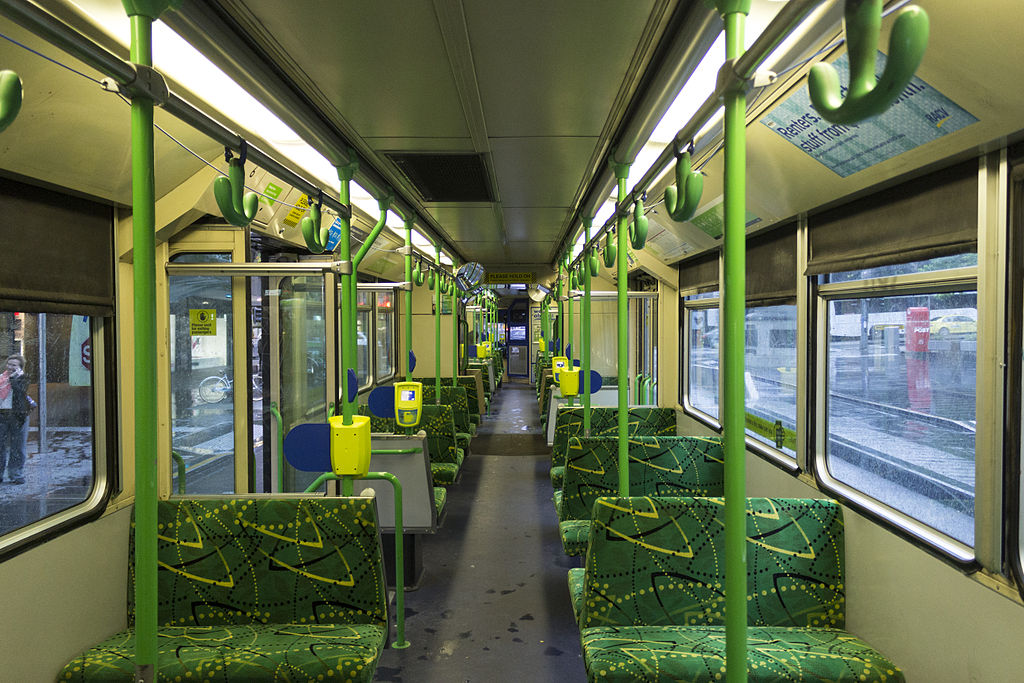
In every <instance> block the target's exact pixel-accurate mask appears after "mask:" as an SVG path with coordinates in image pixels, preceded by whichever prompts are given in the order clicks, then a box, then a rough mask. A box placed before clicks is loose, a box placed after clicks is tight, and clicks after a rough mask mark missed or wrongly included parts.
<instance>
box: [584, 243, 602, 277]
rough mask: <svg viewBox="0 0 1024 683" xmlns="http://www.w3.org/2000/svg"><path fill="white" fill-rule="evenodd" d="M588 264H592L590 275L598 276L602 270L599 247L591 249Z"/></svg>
mask: <svg viewBox="0 0 1024 683" xmlns="http://www.w3.org/2000/svg"><path fill="white" fill-rule="evenodd" d="M587 264H588V265H589V266H590V276H591V277H597V274H598V273H600V272H601V259H599V258H597V249H591V250H590V254H589V255H588V256H587Z"/></svg>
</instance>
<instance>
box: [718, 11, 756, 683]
mask: <svg viewBox="0 0 1024 683" xmlns="http://www.w3.org/2000/svg"><path fill="white" fill-rule="evenodd" d="M717 5H718V10H719V12H720V13H721V14H722V19H723V20H724V22H725V58H726V60H735V59H739V57H740V56H741V55H742V54H743V29H744V25H745V22H746V15H747V14H748V13H749V12H750V0H718V2H717ZM746 111H747V100H746V95H745V94H744V91H743V90H742V89H741V88H735V89H733V90H730V91H729V92H728V93H726V95H725V216H724V220H725V283H724V292H723V295H724V296H723V298H724V304H723V308H724V310H723V316H722V317H723V318H724V320H723V325H722V330H723V333H722V345H723V347H724V352H723V357H722V364H723V366H724V367H723V371H724V382H723V388H724V397H723V406H722V408H723V409H722V415H723V419H722V426H723V439H724V441H725V666H726V680H727V681H728V682H729V683H743V682H745V681H746V680H747V603H746V595H747V553H746V538H747V531H746V527H747V522H746V482H745V477H746V474H745V465H746V463H745V459H746V447H745V443H744V441H745V438H744V437H745V435H744V421H745V420H744V405H743V403H744V398H745V396H744V394H745V386H744V381H743V370H744V368H743V365H744V358H743V354H744V345H745V344H744V309H745V307H746V301H745V295H746V294H745V292H746V282H745V277H746V274H745V272H744V271H745V268H746V253H745V241H746V178H745V172H746V138H745V136H746Z"/></svg>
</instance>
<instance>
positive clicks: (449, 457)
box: [359, 405, 465, 486]
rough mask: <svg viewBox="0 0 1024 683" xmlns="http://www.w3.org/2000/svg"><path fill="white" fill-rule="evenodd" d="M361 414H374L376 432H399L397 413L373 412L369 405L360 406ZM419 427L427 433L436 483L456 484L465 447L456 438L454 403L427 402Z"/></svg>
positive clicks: (431, 466)
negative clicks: (390, 414)
mask: <svg viewBox="0 0 1024 683" xmlns="http://www.w3.org/2000/svg"><path fill="white" fill-rule="evenodd" d="M359 414H360V415H370V430H371V431H372V432H375V433H378V434H380V433H383V434H397V433H398V427H397V425H396V424H395V418H393V417H376V416H375V415H371V414H370V412H369V408H368V407H367V406H366V405H360V406H359ZM419 429H422V430H424V431H425V432H426V433H427V450H429V451H430V474H431V476H432V477H433V480H434V483H435V484H440V485H441V486H447V485H449V484H454V483H455V479H456V477H458V475H459V469H460V468H461V467H462V460H463V458H464V453H465V452H464V451H463V450H462V449H461V448H458V446H457V445H456V441H455V438H456V437H455V423H454V421H453V418H452V409H451V406H446V405H440V406H439V405H424V406H423V417H422V418H421V419H420V425H419Z"/></svg>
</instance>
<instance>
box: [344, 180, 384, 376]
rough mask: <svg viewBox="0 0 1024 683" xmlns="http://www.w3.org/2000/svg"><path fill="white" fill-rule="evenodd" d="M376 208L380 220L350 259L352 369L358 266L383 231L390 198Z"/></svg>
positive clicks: (356, 348) (356, 318)
mask: <svg viewBox="0 0 1024 683" xmlns="http://www.w3.org/2000/svg"><path fill="white" fill-rule="evenodd" d="M377 207H378V208H379V209H380V220H378V221H377V223H376V225H374V226H373V229H371V230H370V234H369V235H367V236H366V240H365V241H364V242H363V244H362V246H360V247H359V251H358V252H356V255H355V256H353V257H352V300H351V302H350V304H351V306H352V327H351V329H350V330H349V342H350V343H351V345H352V348H353V349H354V350H355V352H356V353H355V355H354V356H353V365H352V367H355V361H356V360H357V359H358V357H359V354H358V353H357V352H358V349H359V345H358V344H359V338H358V336H357V332H358V331H357V329H356V328H357V327H358V316H359V284H358V283H359V277H358V273H359V264H360V263H362V261H363V259H364V258H365V257H366V254H367V253H369V251H370V247H372V246H373V243H374V242H376V241H377V237H378V236H379V235H380V233H381V232H382V231H383V230H384V226H385V224H386V223H387V220H388V209H389V208H391V196H390V195H388V196H385V197H383V198H382V199H378V200H377ZM366 352H367V353H370V352H371V349H370V348H367V349H366Z"/></svg>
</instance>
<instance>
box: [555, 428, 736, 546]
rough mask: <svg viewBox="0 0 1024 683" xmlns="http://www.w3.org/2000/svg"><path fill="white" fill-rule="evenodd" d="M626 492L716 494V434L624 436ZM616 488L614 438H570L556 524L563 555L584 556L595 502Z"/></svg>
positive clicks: (720, 483) (719, 482)
mask: <svg viewBox="0 0 1024 683" xmlns="http://www.w3.org/2000/svg"><path fill="white" fill-rule="evenodd" d="M628 446H629V449H628V455H629V493H630V495H633V496H720V495H722V494H723V493H725V490H724V485H725V483H724V474H725V473H724V464H725V463H724V459H723V454H722V439H721V438H720V437H699V436H634V437H631V438H630V440H629V444H628ZM618 487H619V453H618V439H616V438H613V437H602V436H591V437H582V438H571V439H569V454H568V462H567V464H566V467H565V486H564V487H563V488H562V497H561V502H562V505H561V507H560V508H558V518H559V519H560V520H561V522H560V524H559V525H558V530H559V533H560V534H561V537H562V548H563V549H564V550H565V554H566V555H570V556H577V555H584V554H586V552H587V541H588V535H589V531H590V515H591V512H592V511H593V509H594V501H596V500H597V499H598V498H600V497H602V496H614V495H615V494H616V492H617V491H618Z"/></svg>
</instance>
